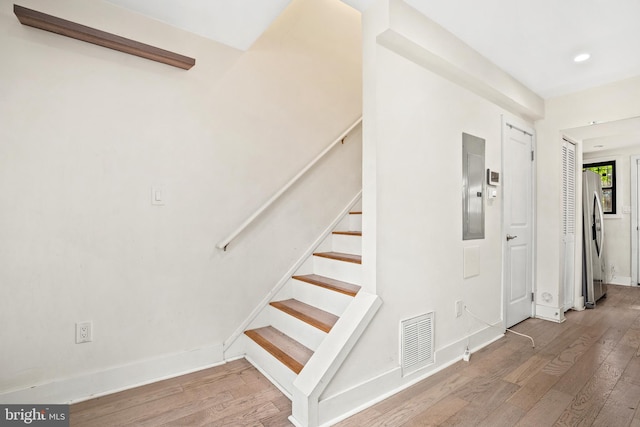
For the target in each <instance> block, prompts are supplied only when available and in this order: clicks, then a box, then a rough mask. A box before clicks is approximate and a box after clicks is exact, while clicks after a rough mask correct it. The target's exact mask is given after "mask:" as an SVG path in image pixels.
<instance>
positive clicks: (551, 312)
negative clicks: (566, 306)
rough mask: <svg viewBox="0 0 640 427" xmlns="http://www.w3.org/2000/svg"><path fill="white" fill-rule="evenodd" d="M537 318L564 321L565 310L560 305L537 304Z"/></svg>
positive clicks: (557, 321)
mask: <svg viewBox="0 0 640 427" xmlns="http://www.w3.org/2000/svg"><path fill="white" fill-rule="evenodd" d="M535 317H536V318H538V319H542V320H549V321H551V322H556V323H562V322H564V320H565V318H564V310H563V309H562V308H558V307H549V306H546V305H540V304H536V316H535Z"/></svg>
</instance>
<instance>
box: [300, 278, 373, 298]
mask: <svg viewBox="0 0 640 427" xmlns="http://www.w3.org/2000/svg"><path fill="white" fill-rule="evenodd" d="M293 278H294V279H296V280H301V281H303V282H307V283H311V284H312V285H316V286H320V287H322V288H325V289H329V290H332V291H335V292H339V293H341V294H345V295H349V296H352V297H355V296H356V294H357V293H358V291H359V290H360V286H358V285H354V284H353V283H348V282H342V281H340V280H336V279H332V278H330V277H324V276H320V275H319V274H306V275H304V276H293Z"/></svg>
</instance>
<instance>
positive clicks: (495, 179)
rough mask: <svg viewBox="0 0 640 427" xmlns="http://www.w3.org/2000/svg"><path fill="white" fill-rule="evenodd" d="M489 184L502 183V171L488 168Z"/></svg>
mask: <svg viewBox="0 0 640 427" xmlns="http://www.w3.org/2000/svg"><path fill="white" fill-rule="evenodd" d="M487 184H488V185H493V186H496V185H500V172H496V171H492V170H491V169H487Z"/></svg>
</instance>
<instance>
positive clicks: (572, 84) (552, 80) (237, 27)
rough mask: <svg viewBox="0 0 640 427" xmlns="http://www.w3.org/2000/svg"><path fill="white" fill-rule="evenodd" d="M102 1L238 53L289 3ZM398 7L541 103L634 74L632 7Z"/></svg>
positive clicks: (447, 2)
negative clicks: (432, 24) (436, 27)
mask: <svg viewBox="0 0 640 427" xmlns="http://www.w3.org/2000/svg"><path fill="white" fill-rule="evenodd" d="M107 1H109V2H111V3H114V4H117V5H120V6H122V7H125V8H128V9H131V10H134V11H136V12H139V13H142V14H144V15H147V16H149V17H152V18H155V19H158V20H160V21H164V22H167V23H168V24H171V25H173V26H176V27H179V28H183V29H185V30H187V31H190V32H193V33H196V34H199V35H201V36H204V37H208V38H211V39H213V40H216V41H218V42H221V43H224V44H227V45H229V46H233V47H235V48H238V49H242V50H246V49H248V48H249V47H250V46H251V44H252V43H253V42H254V41H255V40H256V39H257V38H258V37H259V36H260V35H261V34H262V33H263V32H264V30H266V29H267V28H268V26H269V24H270V23H271V22H273V20H274V19H275V18H276V17H277V16H278V15H279V14H280V13H281V12H282V11H283V10H284V8H285V7H286V6H287V5H288V4H289V3H290V1H291V0H107ZM306 1H313V0H306ZM343 1H344V2H345V3H347V4H349V5H351V6H353V7H355V8H357V9H359V10H361V11H362V10H365V9H366V8H367V7H368V6H369V5H370V4H371V3H372V2H373V0H343ZM405 1H406V2H407V3H408V4H410V5H411V6H413V7H414V8H416V9H418V10H419V11H420V12H422V13H423V14H425V15H426V16H428V17H429V18H431V19H432V20H434V21H436V22H437V23H439V24H440V25H442V26H443V27H444V28H446V29H447V30H449V31H451V32H452V33H453V34H455V35H456V36H457V37H458V38H460V39H462V40H463V41H465V42H466V43H467V44H468V45H470V46H471V47H473V48H474V49H476V50H477V51H478V52H480V53H481V54H482V55H483V56H485V57H487V58H488V59H490V60H491V61H493V62H494V63H495V64H496V65H498V66H499V67H500V68H502V69H504V70H505V71H507V72H508V73H510V74H511V75H512V76H514V77H515V78H516V79H518V80H520V81H521V82H522V83H523V84H525V85H526V86H527V87H529V88H530V89H532V90H533V91H534V92H536V93H538V94H539V95H540V96H542V97H543V98H548V97H553V96H557V95H562V94H566V93H570V92H574V91H577V90H581V89H585V88H589V87H593V86H599V85H601V84H605V83H609V82H612V81H616V80H620V79H623V78H627V77H632V76H635V75H639V74H640V55H639V54H638V52H639V51H640V25H638V19H639V18H640V0H614V1H611V0H608V1H606V0H482V1H479V0H455V1H452V0H405ZM581 52H589V53H590V54H591V59H590V60H588V61H586V62H584V63H580V64H577V63H574V62H573V57H574V56H575V55H577V54H578V53H581Z"/></svg>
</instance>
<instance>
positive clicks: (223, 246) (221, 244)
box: [216, 116, 362, 251]
mask: <svg viewBox="0 0 640 427" xmlns="http://www.w3.org/2000/svg"><path fill="white" fill-rule="evenodd" d="M361 122H362V116H360V118H358V120H356V121H355V122H354V123H353V124H352V125H351V126H349V128H348V129H347V130H345V131H344V132H343V133H342V134H341V135H340V136H339V137H338V138H337V139H336V140H335V141H333V142H332V143H331V144H329V146H328V147H327V148H325V149H324V150H322V152H321V153H320V154H318V155H317V156H316V157H315V158H314V159H313V160H311V162H309V164H307V166H305V167H304V168H303V169H302V170H301V171H300V172H298V173H297V174H296V176H294V177H293V178H291V179H290V180H289V182H287V183H286V184H285V185H284V187H282V188H281V189H280V190H279V191H278V192H277V193H275V194H274V195H273V196H271V198H270V199H269V200H267V201H266V202H265V203H264V204H263V205H262V206H260V207H259V208H258V209H257V210H256V211H255V212H254V213H253V214H252V215H251V216H250V217H249V218H247V219H246V220H244V222H243V223H242V224H240V226H239V227H238V228H237V229H235V231H234V232H233V233H231V234H229V236H227V238H225V239H224V240H221V241H220V242H219V243H218V244H217V245H216V247H217V248H218V249H222V250H224V251H226V250H227V246H229V243H231V241H232V240H233V239H235V238H236V237H238V235H239V234H240V233H242V232H243V231H244V229H245V228H247V227H248V226H249V224H251V223H252V222H253V221H254V220H255V219H256V218H257V217H258V216H260V214H261V213H262V212H264V211H265V210H267V208H268V207H269V206H271V205H272V204H273V202H275V201H276V200H278V198H279V197H280V196H282V195H283V194H284V193H285V192H286V191H287V190H288V189H289V188H291V186H292V185H293V184H295V183H296V181H298V179H300V177H301V176H302V175H304V174H305V173H306V172H307V171H308V170H309V169H311V168H312V167H313V166H314V165H315V164H316V163H318V161H320V159H322V158H323V157H324V156H325V155H326V154H327V153H328V152H329V151H331V149H332V148H333V147H335V146H336V144H338V143H339V142H343V141H344V138H345V137H346V136H347V135H348V134H349V132H351V131H352V130H353V129H354V128H355V127H356V126H358V125H359V124H360V123H361Z"/></svg>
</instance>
